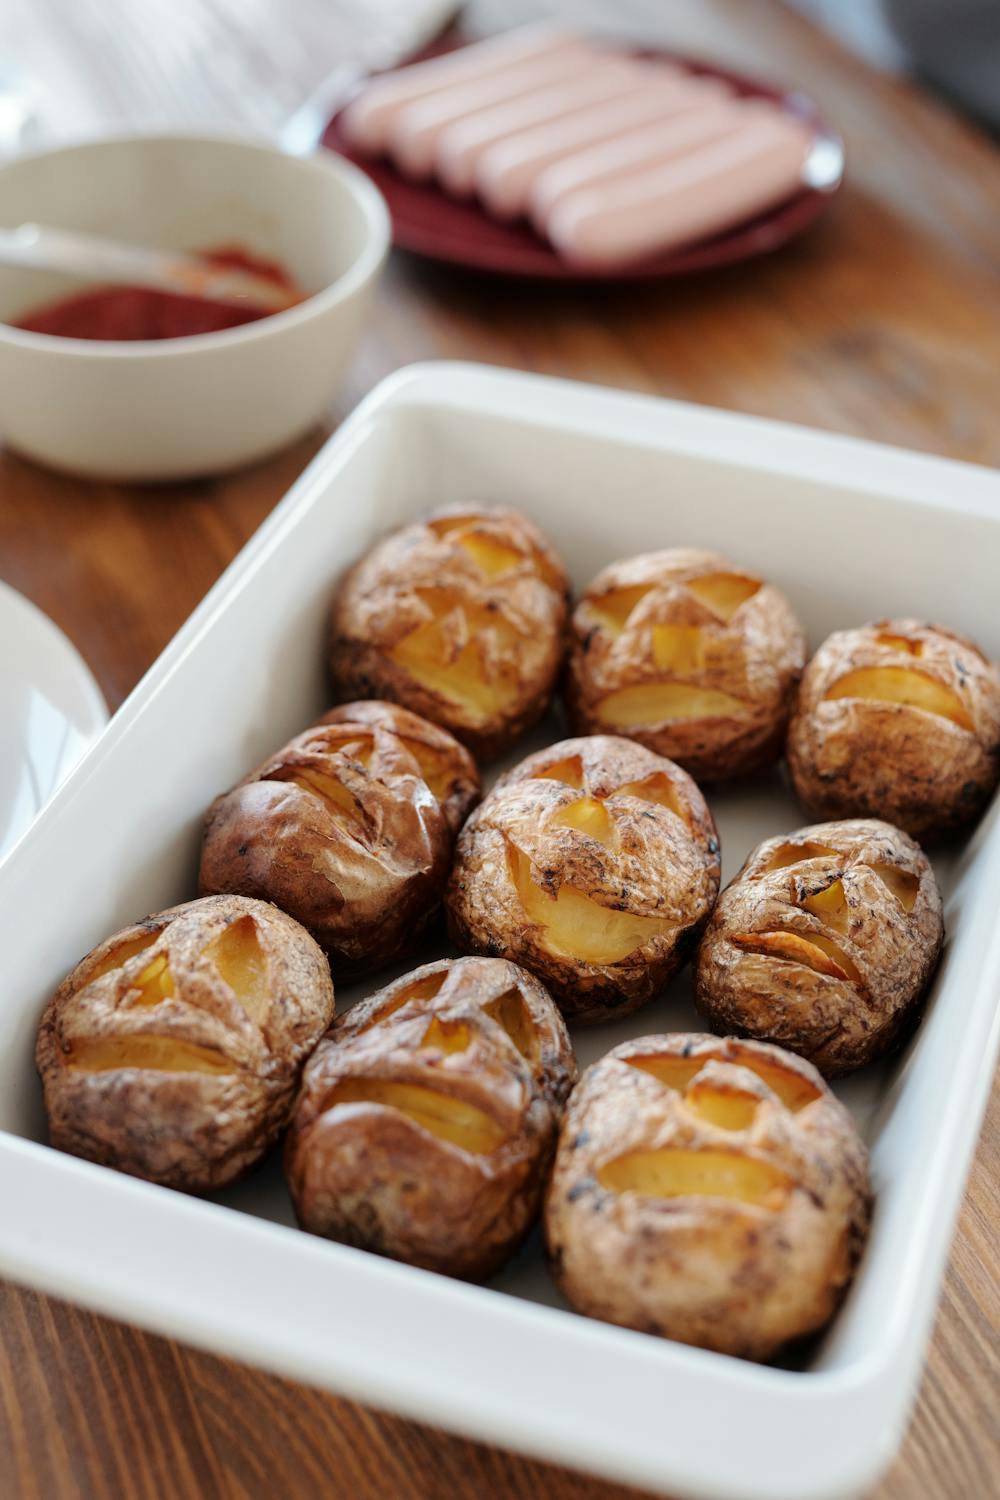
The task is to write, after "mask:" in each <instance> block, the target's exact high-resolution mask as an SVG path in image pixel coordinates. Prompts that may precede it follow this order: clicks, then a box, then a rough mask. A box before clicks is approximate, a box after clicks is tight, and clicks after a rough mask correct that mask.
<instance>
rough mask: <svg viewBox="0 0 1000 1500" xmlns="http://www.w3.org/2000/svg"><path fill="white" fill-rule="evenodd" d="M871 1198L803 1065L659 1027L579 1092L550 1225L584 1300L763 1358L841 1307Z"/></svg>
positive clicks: (636, 1321) (553, 1255)
mask: <svg viewBox="0 0 1000 1500" xmlns="http://www.w3.org/2000/svg"><path fill="white" fill-rule="evenodd" d="M870 1199H871V1195H870V1190H869V1184H868V1169H867V1153H866V1151H865V1148H864V1145H863V1144H862V1142H861V1140H860V1138H859V1137H858V1135H857V1132H856V1131H855V1128H854V1125H853V1123H852V1121H851V1118H850V1116H849V1115H848V1113H847V1111H846V1110H845V1109H844V1107H843V1106H842V1105H841V1104H840V1103H839V1101H838V1100H837V1099H836V1098H835V1097H834V1095H833V1094H832V1093H831V1092H830V1090H829V1089H828V1088H827V1087H826V1085H825V1084H824V1083H823V1080H822V1079H821V1078H820V1076H819V1074H818V1073H817V1072H816V1071H815V1069H814V1068H812V1067H810V1065H809V1064H808V1063H807V1062H803V1061H802V1059H801V1058H797V1057H793V1056H791V1055H790V1054H789V1053H787V1052H782V1051H781V1050H780V1048H778V1047H768V1046H764V1045H762V1044H761V1043H759V1042H747V1041H737V1040H734V1039H732V1038H730V1039H727V1040H720V1039H719V1038H717V1037H712V1036H699V1035H694V1036H686V1035H676V1034H675V1035H668V1036H649V1037H643V1038H641V1039H640V1040H638V1041H631V1042H625V1043H623V1045H622V1046H620V1047H615V1048H614V1049H613V1051H611V1052H610V1053H608V1055H607V1057H605V1058H603V1059H602V1060H601V1061H600V1062H599V1063H597V1064H595V1066H594V1067H591V1068H588V1070H587V1071H586V1073H585V1074H584V1075H583V1078H582V1080H581V1082H580V1084H579V1086H578V1087H577V1089H576V1090H575V1091H574V1093H573V1095H572V1097H571V1099H570V1102H569V1107H568V1109H567V1111H566V1116H565V1119H564V1121H563V1125H562V1129H561V1132H560V1136H559V1147H558V1150H557V1153H556V1161H555V1167H554V1169H553V1173H552V1180H551V1183H550V1186H549V1190H548V1194H547V1197H546V1202H545V1239H546V1246H547V1249H548V1253H549V1257H550V1263H551V1267H552V1272H553V1275H554V1277H555V1279H556V1281H557V1283H558V1284H559V1286H560V1288H561V1289H562V1291H563V1293H564V1294H565V1296H566V1297H567V1299H568V1300H569V1302H570V1303H572V1305H573V1306H574V1307H575V1308H576V1309H577V1310H578V1311H579V1312H582V1313H586V1314H588V1315H589V1316H590V1317H595V1318H603V1319H605V1320H606V1321H608V1322H610V1323H620V1324H622V1325H624V1326H625V1327H626V1328H637V1329H640V1330H641V1331H643V1332H645V1333H655V1334H659V1335H661V1336H662V1337H664V1338H670V1339H677V1340H679V1341H680V1342H682V1343H685V1344H697V1345H700V1346H701V1347H702V1348H704V1349H715V1350H718V1351H719V1352H721V1353H724V1354H736V1355H742V1356H743V1357H745V1358H748V1359H758V1360H763V1359H769V1358H770V1357H771V1356H772V1355H774V1354H775V1353H776V1352H777V1351H778V1350H779V1349H780V1348H781V1347H782V1345H784V1344H787V1343H788V1342H789V1341H790V1340H792V1339H798V1338H801V1337H803V1336H804V1335H806V1334H810V1333H814V1332H816V1331H817V1330H818V1329H820V1328H822V1327H823V1326H824V1324H825V1323H827V1322H828V1320H829V1319H830V1317H831V1316H832V1315H833V1313H834V1311H835V1310H836V1308H837V1305H838V1303H839V1302H840V1300H841V1297H842V1296H843V1293H844V1290H845V1288H846V1287H847V1285H848V1283H849V1282H850V1280H851V1277H852V1275H853V1272H854V1267H855V1265H856V1263H857V1259H858V1255H859V1253H860V1250H861V1246H862V1243H863V1241H864V1237H865V1234H866V1231H867V1228H868V1221H869V1214H870Z"/></svg>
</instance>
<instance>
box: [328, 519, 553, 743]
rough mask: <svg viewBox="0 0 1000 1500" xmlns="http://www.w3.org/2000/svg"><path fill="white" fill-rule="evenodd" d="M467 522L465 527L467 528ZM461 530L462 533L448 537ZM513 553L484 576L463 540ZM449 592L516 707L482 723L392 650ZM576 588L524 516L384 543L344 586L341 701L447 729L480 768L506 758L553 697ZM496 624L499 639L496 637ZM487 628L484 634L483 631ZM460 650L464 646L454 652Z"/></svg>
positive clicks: (337, 629)
mask: <svg viewBox="0 0 1000 1500" xmlns="http://www.w3.org/2000/svg"><path fill="white" fill-rule="evenodd" d="M466 520H467V521H468V523H469V524H468V526H467V527H463V526H462V525H460V524H459V523H462V522H465V521H466ZM452 525H454V527H455V529H454V530H448V529H447V528H448V527H450V526H452ZM470 535H471V536H472V537H474V538H475V539H477V540H482V541H484V542H487V543H491V544H496V545H498V546H500V547H501V548H504V549H509V551H510V554H511V565H510V566H509V567H508V568H506V569H505V570H503V571H501V572H500V573H499V574H497V575H496V576H495V577H491V576H487V575H486V574H484V572H483V570H482V568H481V567H480V566H479V564H477V562H476V561H475V558H474V557H473V556H471V555H470V554H469V552H468V550H467V549H466V548H465V547H463V545H462V544H461V541H460V540H458V538H459V537H461V536H470ZM441 591H444V592H450V594H451V595H453V596H454V604H455V605H457V606H459V607H461V609H462V610H463V611H464V615H463V618H464V619H465V620H466V625H465V626H463V627H462V628H463V629H465V628H467V629H468V631H469V633H470V634H471V635H473V636H475V637H476V638H477V639H478V640H479V641H480V643H481V644H480V651H481V657H480V660H481V662H482V664H483V667H484V671H486V672H488V673H489V674H490V675H491V677H492V676H494V675H496V674H499V675H500V676H501V677H504V678H505V680H506V682H507V684H508V685H509V695H508V697H507V701H506V702H504V703H503V704H502V706H501V707H499V708H496V709H494V710H493V711H492V712H490V711H487V712H485V713H480V712H477V711H475V710H473V709H470V707H469V706H468V705H467V704H466V705H463V704H461V703H459V702H456V701H455V699H454V698H452V697H448V696H445V694H444V693H442V692H441V691H440V690H439V689H438V688H436V687H433V686H430V685H428V684H426V683H423V682H420V681H418V680H417V678H416V677H415V676H414V675H413V674H412V673H411V672H410V671H409V670H408V669H407V667H406V666H405V665H403V664H401V663H400V662H399V661H396V660H394V658H393V656H392V652H393V650H394V649H395V648H396V647H398V646H399V644H400V642H401V641H402V640H403V639H404V637H406V636H407V635H408V634H409V633H410V632H411V631H412V630H414V629H415V628H417V627H419V626H421V625H425V624H427V623H428V622H429V621H430V620H431V618H432V614H433V609H434V605H433V604H428V602H427V600H428V599H431V598H433V597H440V595H441ZM569 598H570V594H569V581H568V579H567V577H566V573H565V570H564V568H563V565H562V563H561V562H560V560H559V558H558V556H557V555H556V553H555V551H554V550H553V548H552V547H551V545H550V543H549V542H548V541H547V539H546V538H545V537H544V536H543V534H542V533H541V532H540V531H539V530H538V528H537V527H536V526H535V525H534V524H533V523H532V522H531V521H529V520H528V518H527V517H526V516H523V515H521V514H520V512H518V511H516V510H511V509H508V508H506V507H503V506H496V507H474V506H469V507H466V506H449V507H445V508H443V509H440V510H436V511H434V512H433V513H432V514H430V515H428V516H427V517H426V518H425V519H424V520H422V521H418V522H415V523H414V524H412V525H409V526H404V527H402V528H401V529H400V530H398V531H395V532H392V533H391V534H390V535H389V536H387V537H385V538H384V539H383V540H382V541H380V542H378V543H376V545H375V546H374V547H372V548H371V550H370V551H369V552H367V553H366V554H365V556H364V557H363V558H361V560H360V561H359V562H358V563H356V564H355V566H354V567H353V568H352V569H351V570H350V572H349V573H348V574H347V576H346V577H345V578H344V579H343V581H342V583H341V584H340V586H339V588H338V590H337V593H336V596H335V598H334V601H333V606H332V609H331V613H330V627H329V665H330V674H331V679H332V682H333V685H334V690H335V694H336V696H337V697H338V698H351V697H365V696H372V697H377V698H386V699H391V700H392V701H394V702H396V703H400V704H403V705H404V706H405V707H407V708H410V709H412V710H413V711H414V712H416V713H418V714H421V715H423V717H425V718H427V719H430V720H431V721H432V722H433V723H436V724H441V725H443V726H444V727H445V728H447V729H448V730H450V732H451V733H452V734H453V735H454V736H455V737H456V739H458V740H460V741H461V742H462V743H463V744H464V745H467V746H468V748H469V749H470V750H471V751H472V753H473V754H474V755H475V756H476V758H477V760H480V761H489V760H493V759H495V758H496V757H497V756H498V755H500V754H502V753H503V752H504V751H505V750H506V749H507V748H508V747H509V746H510V745H511V744H513V743H514V741H515V740H516V739H517V738H518V737H519V736H520V735H522V734H523V733H524V732H525V731H526V730H528V729H530V728H531V726H532V725H533V724H534V723H536V722H537V720H538V719H539V718H541V716H542V714H543V713H544V712H545V709H546V708H547V706H548V704H549V701H550V700H551V698H552V695H553V692H554V690H555V686H556V681H557V678H558V675H559V671H560V668H561V665H562V660H563V656H564V653H565V645H566V622H567V617H568V613H569ZM491 620H495V621H496V622H497V625H498V628H499V629H500V630H501V631H506V632H508V633H509V638H508V639H507V640H506V641H505V640H504V639H503V635H502V634H498V633H497V632H496V631H494V632H493V633H492V635H491ZM477 622H478V623H477ZM460 644H461V642H460V640H459V638H458V636H456V637H455V642H454V649H458V648H459V646H460Z"/></svg>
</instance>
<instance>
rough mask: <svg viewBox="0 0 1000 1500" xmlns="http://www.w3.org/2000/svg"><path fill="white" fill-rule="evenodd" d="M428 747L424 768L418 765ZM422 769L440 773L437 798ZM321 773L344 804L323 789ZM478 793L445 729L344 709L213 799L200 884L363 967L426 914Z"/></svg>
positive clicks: (430, 916)
mask: <svg viewBox="0 0 1000 1500" xmlns="http://www.w3.org/2000/svg"><path fill="white" fill-rule="evenodd" d="M428 757H431V759H432V763H433V766H434V772H431V771H427V770H426V766H423V767H422V765H421V759H423V760H424V761H425V762H426V761H427V758H428ZM425 775H430V776H431V777H432V779H435V777H436V775H440V776H441V777H442V800H441V801H439V800H438V798H437V797H436V796H435V795H434V793H433V792H432V791H431V788H430V787H429V785H428V784H427V781H426V780H425ZM310 777H312V778H315V777H319V778H320V779H319V782H318V783H315V782H310V781H309V779H308V778H310ZM330 780H332V781H334V782H336V783H337V784H338V785H339V786H340V787H341V788H342V789H343V791H344V792H345V793H346V814H345V811H344V810H343V809H342V808H340V807H339V806H336V805H333V804H331V803H330V801H329V800H328V798H327V797H326V796H325V795H323V788H324V786H327V783H328V782H329V781H330ZM303 782H305V784H303ZM317 786H318V787H319V790H317V789H316V787H317ZM327 790H329V788H328V786H327ZM338 795H339V794H338ZM478 795H479V776H478V772H477V770H476V768H475V764H474V762H473V760H472V758H471V756H470V755H469V753H468V751H466V750H465V749H464V748H463V747H462V746H461V745H459V744H458V742H457V741H456V740H455V739H454V738H453V737H452V736H451V735H449V734H448V733H447V731H445V730H442V729H440V728H439V727H438V726H436V725H433V724H429V723H427V722H426V721H424V720H421V719H419V718H418V717H417V716H416V715H415V714H411V713H409V712H408V711H407V710H405V709H401V708H399V707H398V706H397V705H395V704H390V703H381V702H369V703H361V704H347V705H344V706H343V707H342V708H340V709H334V710H333V711H332V712H331V713H329V714H327V715H326V716H325V717H324V718H323V719H321V720H320V721H319V723H318V724H315V725H313V726H312V727H311V728H310V729H307V730H306V731H305V732H304V733H303V734H300V735H297V736H296V737H295V738H294V739H293V740H291V741H289V743H288V744H287V745H285V746H283V747H282V748H281V749H280V750H279V751H278V752H277V753H276V754H275V755H273V756H271V757H270V758H269V759H268V760H266V761H265V762H264V763H263V764H262V765H260V766H258V767H257V769H256V770H254V771H252V772H251V773H250V775H249V776H247V777H245V778H244V780H243V781H241V782H240V783H238V784H237V786H235V787H234V788H233V789H232V790H231V791H229V792H226V793H224V794H223V795H222V796H221V797H218V798H216V800H215V802H214V803H213V804H212V806H211V807H210V809H209V811H208V814H207V816H206V820H205V830H204V836H203V841H202V853H201V866H200V872H199V889H200V892H201V894H202V895H214V894H217V893H220V892H238V893H239V894H241V895H246V896H253V897H257V898H259V899H262V900H267V901H273V902H275V904H276V905H278V906H280V907H281V908H282V910H284V911H287V912H288V913H289V914H290V915H291V916H293V917H295V919H296V920H297V921H299V922H301V923H302V925H303V926H304V927H306V928H307V929H308V931H309V932H311V933H312V935H313V936H314V937H315V938H316V940H317V941H318V942H319V943H320V944H321V946H322V947H323V948H325V949H326V951H327V953H328V954H329V956H330V959H331V962H332V963H333V965H334V971H335V973H336V974H337V975H338V976H350V975H355V974H363V973H365V972H367V971H369V970H371V969H372V968H376V967H379V966H381V965H383V964H388V963H391V962H392V961H393V960H394V959H395V958H397V957H399V956H400V955H402V954H403V953H404V952H406V951H408V950H409V948H410V947H412V946H413V945H414V944H415V943H416V941H417V940H418V938H419V936H420V934H421V933H422V932H423V931H424V930H425V929H426V928H427V927H428V926H429V925H430V924H431V923H432V922H433V921H434V920H435V919H436V918H437V917H438V914H439V911H440V905H441V898H442V895H443V892H444V886H445V882H446V881H447V878H448V870H449V867H450V863H451V853H452V846H453V842H454V836H455V833H456V831H457V828H458V826H459V823H460V822H461V819H462V818H463V817H464V815H465V813H466V811H467V810H468V808H469V806H470V805H471V804H472V803H473V802H474V801H475V800H476V799H477V798H478ZM345 817H346V821H345Z"/></svg>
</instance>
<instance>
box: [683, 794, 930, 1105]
mask: <svg viewBox="0 0 1000 1500" xmlns="http://www.w3.org/2000/svg"><path fill="white" fill-rule="evenodd" d="M943 938H944V920H943V917H942V912H941V896H940V892H939V891H938V887H937V881H936V880H935V878H934V871H933V870H932V869H931V866H930V863H929V862H928V860H927V858H926V856H925V855H924V854H923V853H922V852H921V850H920V849H919V847H918V846H917V845H916V844H915V843H914V842H913V840H912V839H911V838H910V837H909V836H908V835H907V834H905V833H903V832H902V830H901V829H899V828H894V827H893V826H892V825H891V824H890V823H882V822H879V821H878V820H877V819H875V818H854V819H849V820H847V821H845V822H840V823H814V824H811V825H810V826H809V827H807V828H799V829H797V830H796V831H795V832H794V833H791V834H782V835H780V836H779V837H777V838H771V839H766V840H765V841H764V843H762V844H759V845H758V846H757V848H756V849H754V850H753V852H752V853H751V854H750V856H749V858H748V859H747V861H746V863H745V864H744V866H743V868H742V870H741V871H740V872H739V874H738V875H737V877H736V879H735V880H734V881H733V882H732V883H731V885H729V886H727V888H726V889H725V891H723V893H722V895H721V897H720V898H719V903H718V905H717V906H716V908H715V911H714V912H713V914H712V917H711V920H710V921H709V924H708V927H707V929H706V931H705V935H704V937H703V938H702V940H701V944H700V946H699V948H698V953H697V956H696V958H695V999H696V1002H697V1005H698V1008H699V1010H700V1011H701V1013H702V1015H704V1016H705V1018H706V1019H707V1021H708V1022H709V1024H710V1025H711V1026H712V1028H713V1029H714V1030H715V1031H719V1032H722V1033H723V1034H729V1033H736V1034H738V1035H740V1036H751V1037H757V1038H758V1039H760V1040H761V1041H769V1042H777V1043H778V1044H779V1045H780V1046H782V1047H788V1048H790V1049H791V1051H793V1052H797V1053H798V1054H799V1055H800V1056H801V1057H807V1058H808V1059H809V1060H810V1062H812V1063H814V1064H815V1066H816V1067H817V1068H818V1069H819V1070H820V1072H822V1073H825V1074H826V1076H827V1077H828V1078H833V1077H836V1076H837V1075H838V1074H840V1073H847V1072H849V1071H851V1070H852V1069H853V1068H859V1067H861V1066H862V1064H864V1063H867V1062H870V1061H871V1060H872V1059H873V1058H875V1057H878V1056H879V1055H880V1054H881V1053H883V1052H886V1051H888V1050H889V1049H890V1048H891V1047H892V1046H893V1045H894V1044H896V1043H897V1042H899V1041H900V1040H901V1039H902V1037H903V1035H904V1033H905V1032H906V1030H907V1029H908V1027H909V1026H910V1025H911V1023H912V1022H913V1021H914V1020H915V1019H916V1016H917V1014H918V1012H919V1008H920V1002H921V1000H922V998H923V996H924V992H925V991H926V988H927V985H928V982H929V980H930V978H931V975H932V974H933V972H934V968H935V966H936V964H937V961H938V957H939V955H940V952H941V944H942V941H943Z"/></svg>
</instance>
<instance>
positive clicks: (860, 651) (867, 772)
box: [788, 618, 1000, 834]
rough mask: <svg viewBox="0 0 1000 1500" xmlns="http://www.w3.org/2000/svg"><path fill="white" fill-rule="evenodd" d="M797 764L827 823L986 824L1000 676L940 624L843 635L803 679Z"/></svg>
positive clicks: (795, 723) (995, 760) (999, 720)
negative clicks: (858, 816) (983, 812)
mask: <svg viewBox="0 0 1000 1500" xmlns="http://www.w3.org/2000/svg"><path fill="white" fill-rule="evenodd" d="M788 757H789V764H790V767H791V770H792V775H793V778H794V780H795V786H796V790H797V791H798V793H799V795H800V797H801V798H802V800H803V801H804V802H805V804H806V805H807V807H809V808H811V809H812V810H814V811H816V812H819V813H824V814H826V815H828V816H838V815H849V814H852V813H871V814H873V815H876V816H881V817H885V818H887V819H889V820H890V821H891V822H894V823H898V824H899V825H900V827H903V828H906V829H907V831H908V832H910V833H915V834H920V833H925V832H927V833H933V832H940V831H943V830H944V829H947V828H948V827H951V826H955V825H957V824H959V823H961V822H964V821H967V820H968V819H969V818H970V817H973V816H975V814H976V813H977V812H978V810H979V808H980V807H981V806H982V804H983V802H984V801H985V800H986V798H987V797H988V796H989V794H990V792H991V791H992V789H993V787H994V786H995V785H996V782H997V778H998V777H1000V672H998V669H997V667H996V666H995V665H994V664H993V663H992V662H989V661H988V660H987V659H986V658H985V657H984V656H983V654H982V652H981V651H980V650H979V649H978V647H977V646H975V645H974V644H973V643H972V642H971V641H969V640H967V639H966V638H965V637H964V636H961V635H958V634H956V633H955V632H954V631H951V630H946V629H945V628H944V627H943V626H940V625H928V624H925V623H923V622H922V621H920V620H916V619H910V618H902V619H895V620H876V621H875V622H874V623H873V624H870V625H863V626H860V627H858V628H857V629H853V630H839V631H836V632H835V633H834V634H833V635H831V636H829V637H828V639H827V640H826V641H824V643H823V644H822V646H820V648H819V650H818V651H817V652H816V655H815V656H814V657H813V658H812V660H811V661H810V663H809V665H808V667H807V668H806V671H805V674H804V675H803V678H802V682H801V685H800V689H799V697H798V703H797V706H796V709H795V713H794V715H793V718H792V723H791V727H790V730H789V738H788Z"/></svg>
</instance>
